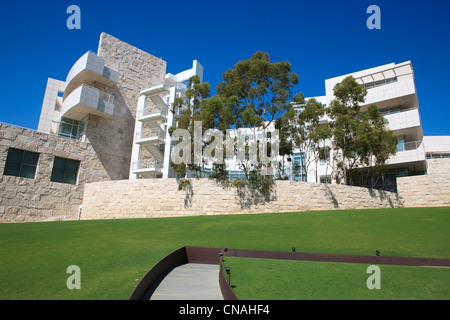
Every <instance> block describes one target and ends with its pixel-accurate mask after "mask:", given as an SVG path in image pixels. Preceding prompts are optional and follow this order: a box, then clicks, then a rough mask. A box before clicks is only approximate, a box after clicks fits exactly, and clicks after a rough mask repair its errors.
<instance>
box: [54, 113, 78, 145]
mask: <svg viewBox="0 0 450 320" xmlns="http://www.w3.org/2000/svg"><path fill="white" fill-rule="evenodd" d="M79 127H80V121H78V120H72V119H69V118H64V117H62V118H61V122H60V124H59V130H58V135H59V136H60V137H66V138H70V139H74V140H76V139H78V138H79V135H78V131H79V130H78V129H79ZM82 130H84V124H83V125H82ZM82 130H80V132H81V131H82Z"/></svg>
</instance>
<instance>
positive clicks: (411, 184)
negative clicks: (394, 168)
mask: <svg viewBox="0 0 450 320" xmlns="http://www.w3.org/2000/svg"><path fill="white" fill-rule="evenodd" d="M427 164H428V174H427V175H424V176H412V177H402V178H397V190H398V192H399V194H401V195H402V197H403V198H404V201H405V207H441V206H450V159H445V158H444V159H428V160H427Z"/></svg>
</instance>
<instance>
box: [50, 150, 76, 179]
mask: <svg viewBox="0 0 450 320" xmlns="http://www.w3.org/2000/svg"><path fill="white" fill-rule="evenodd" d="M58 162H59V164H58ZM61 164H62V165H61ZM72 165H76V168H77V169H76V171H74V170H72V168H71V166H72ZM80 167H81V161H80V160H74V159H69V158H63V157H58V156H55V157H54V158H53V167H52V175H51V176H50V181H52V182H57V183H65V184H71V185H75V186H76V185H78V180H79V175H80Z"/></svg>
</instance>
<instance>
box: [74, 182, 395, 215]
mask: <svg viewBox="0 0 450 320" xmlns="http://www.w3.org/2000/svg"><path fill="white" fill-rule="evenodd" d="M189 181H190V185H188V186H187V187H186V188H185V189H184V190H181V191H180V190H178V183H177V180H176V179H148V180H133V181H129V180H122V181H108V182H102V183H89V184H87V185H86V186H85V192H84V200H83V209H82V214H81V219H120V218H150V217H173V216H191V215H219V214H241V213H276V212H295V211H307V210H334V209H366V208H391V207H400V206H402V199H400V198H398V196H397V194H395V193H390V192H382V191H375V190H370V189H366V188H359V187H350V186H343V185H326V184H315V183H306V182H291V181H277V182H276V184H275V185H274V186H273V188H272V191H271V192H269V193H268V194H262V193H261V192H260V191H259V190H254V189H250V188H246V187H244V188H237V187H234V186H230V185H224V184H220V183H216V182H214V181H211V180H208V179H199V180H196V179H190V180H189ZM112 195H113V196H112Z"/></svg>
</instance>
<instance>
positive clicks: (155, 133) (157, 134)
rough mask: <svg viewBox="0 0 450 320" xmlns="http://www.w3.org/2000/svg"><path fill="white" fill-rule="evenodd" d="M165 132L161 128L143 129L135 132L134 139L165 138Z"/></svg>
mask: <svg viewBox="0 0 450 320" xmlns="http://www.w3.org/2000/svg"><path fill="white" fill-rule="evenodd" d="M165 137H166V132H165V131H164V130H163V129H161V128H153V129H150V130H143V131H137V132H136V140H141V139H148V138H160V139H163V140H164V139H165Z"/></svg>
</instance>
